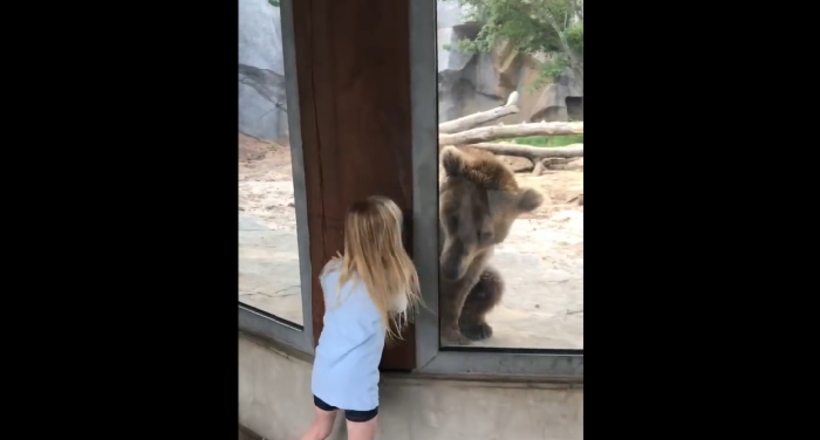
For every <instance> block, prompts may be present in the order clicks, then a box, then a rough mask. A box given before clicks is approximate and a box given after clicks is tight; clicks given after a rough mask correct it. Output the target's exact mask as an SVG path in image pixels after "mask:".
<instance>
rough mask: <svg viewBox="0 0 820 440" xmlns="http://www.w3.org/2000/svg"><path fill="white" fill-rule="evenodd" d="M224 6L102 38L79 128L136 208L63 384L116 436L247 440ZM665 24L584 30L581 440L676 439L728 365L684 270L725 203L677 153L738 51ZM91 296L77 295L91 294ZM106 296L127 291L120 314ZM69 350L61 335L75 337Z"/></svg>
mask: <svg viewBox="0 0 820 440" xmlns="http://www.w3.org/2000/svg"><path fill="white" fill-rule="evenodd" d="M385 1H389V0H385ZM215 5H217V4H213V5H210V7H207V6H206V5H205V4H200V5H199V7H198V8H197V5H195V4H189V3H167V4H162V5H161V6H159V7H156V6H152V7H150V8H147V9H142V10H140V9H139V8H138V7H132V6H136V5H129V7H127V8H125V9H124V10H122V12H121V13H122V14H123V21H122V24H121V26H120V28H119V29H118V31H119V32H120V33H119V34H117V33H116V32H113V31H112V30H111V29H108V30H106V32H105V33H104V34H103V33H100V34H99V35H97V36H96V37H95V39H94V41H95V42H96V44H97V46H94V47H99V50H101V51H105V52H107V53H108V54H109V55H111V51H112V50H115V49H112V48H110V47H109V46H110V45H111V44H114V43H117V44H118V45H117V46H115V47H116V48H117V49H116V52H117V55H118V56H119V57H121V58H120V59H118V60H116V61H119V63H116V62H115V61H111V62H110V64H106V65H105V67H106V70H105V72H103V73H100V71H94V72H96V73H94V72H91V73H93V75H92V76H93V84H94V87H91V86H90V85H89V87H88V89H87V96H86V98H88V97H90V96H93V95H94V94H95V93H96V94H98V95H97V98H98V99H100V101H99V103H95V104H93V105H91V104H87V105H86V107H84V108H86V110H81V111H80V110H77V114H76V116H75V115H73V114H69V115H67V116H66V118H71V117H72V116H75V117H76V123H77V124H88V122H89V117H90V116H89V114H90V115H91V116H93V123H94V128H95V130H98V131H97V133H100V134H103V133H104V134H105V135H106V137H105V139H106V140H105V141H102V142H97V143H96V144H93V143H87V144H86V143H82V142H80V143H79V144H80V145H81V148H86V147H87V148H104V149H105V150H104V151H105V152H106V155H105V156H104V158H102V159H100V160H102V161H104V162H105V163H107V164H108V165H109V166H111V165H112V164H114V165H115V166H116V172H115V173H113V174H116V176H111V175H106V176H105V177H106V178H109V177H112V178H113V177H119V179H118V180H98V181H96V182H95V185H94V186H93V187H92V188H93V189H92V190H90V191H92V193H93V194H94V195H95V196H96V198H102V197H105V195H107V194H110V193H117V195H118V197H117V198H116V199H111V200H123V201H114V202H112V204H114V205H117V206H113V207H111V210H112V212H115V214H108V215H109V219H112V220H116V222H113V221H112V223H115V224H113V225H107V224H106V225H97V224H96V223H95V225H94V228H93V229H91V230H89V232H88V233H87V234H85V235H83V238H84V239H85V240H87V241H85V246H88V247H89V248H94V247H95V246H94V245H95V244H96V246H97V247H96V249H91V250H88V249H83V247H82V246H81V247H79V250H80V251H83V252H78V257H77V259H78V260H84V258H82V257H81V255H85V254H86V253H87V252H90V251H94V252H97V254H96V257H92V258H95V263H94V264H95V267H96V269H94V270H93V272H97V274H98V275H99V274H100V273H101V274H102V275H104V279H105V280H106V281H105V282H103V283H99V282H98V281H99V278H98V279H97V282H92V283H90V284H94V285H92V286H90V288H89V289H90V291H92V292H93V291H94V290H99V294H98V295H96V296H95V298H94V301H96V303H98V304H100V305H99V306H97V307H99V308H100V311H99V312H93V311H92V309H91V308H88V309H84V310H79V309H82V308H83V307H75V309H78V310H77V311H76V313H75V311H74V310H73V309H71V312H70V313H71V314H70V318H68V319H70V320H71V321H73V322H76V323H73V322H72V323H73V325H75V326H80V325H83V326H87V327H82V328H84V329H88V330H89V332H85V333H84V337H85V338H86V339H90V340H91V342H92V344H91V345H90V347H88V348H87V349H86V351H80V350H81V349H82V347H79V344H71V345H72V347H71V348H72V349H73V350H74V351H73V352H72V353H73V355H72V356H71V357H70V358H69V360H70V361H71V362H70V363H71V364H78V363H80V364H81V365H89V367H88V368H83V369H82V370H84V371H78V372H77V373H76V375H74V376H72V377H69V379H70V380H69V381H70V382H73V383H74V384H75V385H73V386H75V387H81V389H80V388H78V389H77V390H75V392H73V393H71V394H70V395H69V396H76V399H77V400H80V398H81V397H87V398H91V397H89V396H90V395H91V394H97V396H95V397H94V402H93V405H90V406H89V407H88V409H87V411H88V413H87V414H84V415H82V420H89V419H90V422H91V423H93V424H94V425H95V426H96V429H104V430H107V431H108V433H110V434H112V435H113V433H118V434H120V433H127V434H133V435H135V436H136V437H137V438H158V437H162V438H174V437H175V436H178V438H216V437H218V438H232V437H231V436H233V435H236V434H235V432H236V431H234V429H235V427H234V423H235V421H236V418H237V414H238V411H237V410H238V408H237V393H238V383H237V370H238V368H237V345H236V344H237V326H238V323H237V314H236V311H235V307H236V301H237V299H236V287H237V271H236V266H237V261H238V256H237V246H236V234H237V232H236V231H237V229H236V221H237V217H236V212H237V211H236V206H237V201H238V200H237V187H236V185H237V180H238V179H237V167H236V150H235V145H236V128H237V127H236V125H237V83H236V60H237V32H238V26H237V24H238V20H237V5H236V4H235V3H234V4H232V3H226V4H220V5H219V6H218V7H215ZM662 9H663V8H659V7H658V6H657V5H646V6H642V5H640V4H628V3H627V4H624V3H612V2H599V3H595V4H591V10H590V14H588V15H587V16H586V17H585V21H588V20H591V22H592V25H591V27H590V29H591V32H590V33H588V34H586V35H585V37H586V39H585V40H586V41H585V46H586V51H587V52H590V56H588V57H586V60H585V64H586V67H589V69H586V71H587V72H590V73H589V74H588V75H587V76H586V78H585V89H586V90H585V92H586V95H587V96H588V97H589V99H588V100H586V103H585V104H586V105H585V106H586V108H585V110H586V111H585V123H586V124H587V126H588V128H587V133H585V143H586V144H587V145H588V152H586V154H585V155H586V156H588V157H587V158H585V167H590V173H588V174H587V176H589V177H588V180H587V181H586V182H585V187H586V188H585V192H586V193H588V194H585V201H587V202H589V203H586V204H585V210H591V211H590V214H589V215H587V216H586V225H585V233H586V234H587V235H588V236H589V237H588V238H586V239H585V243H586V245H585V246H586V247H585V260H586V261H585V265H586V267H585V273H587V274H588V275H589V276H588V277H586V279H585V321H586V322H585V323H586V324H587V325H586V326H585V338H584V339H585V340H584V343H585V346H584V357H585V358H588V359H586V360H588V361H589V366H590V368H587V369H585V377H584V390H585V394H586V391H588V390H591V394H590V395H588V396H586V395H585V412H586V413H587V414H586V417H587V418H589V419H590V420H592V422H591V423H589V424H588V425H587V426H586V428H587V429H593V431H594V429H596V427H597V426H602V427H601V428H599V429H601V430H602V435H604V436H606V435H607V433H611V432H613V430H612V427H613V425H610V426H609V427H603V426H605V424H604V423H602V422H607V421H614V422H616V425H614V426H617V427H618V429H616V430H618V431H623V432H628V434H627V436H629V437H631V438H640V436H639V435H638V434H637V432H634V431H632V429H633V427H634V425H639V424H642V423H644V422H646V421H649V420H651V421H652V425H653V426H658V428H655V430H654V431H653V432H652V433H651V434H652V436H651V437H652V438H656V437H657V434H658V432H659V431H658V430H657V429H660V430H663V429H667V427H669V426H672V425H671V424H664V423H663V422H664V421H670V419H677V418H679V417H680V416H682V415H683V416H687V417H688V416H692V417H695V418H697V411H696V410H695V409H693V408H692V409H689V410H686V411H684V412H676V411H675V410H673V404H674V402H675V401H676V400H678V399H682V398H683V397H686V396H689V397H691V393H692V392H693V391H696V390H703V389H704V388H705V387H707V386H709V385H710V384H712V383H713V382H710V381H708V380H706V379H707V378H708V377H712V376H711V375H714V374H715V371H716V369H715V368H714V365H713V364H714V363H715V362H719V360H720V359H721V358H720V357H718V356H717V354H716V353H715V352H714V350H717V349H718V348H720V347H722V346H725V345H723V344H721V341H715V336H714V331H715V329H714V328H710V327H709V326H710V325H711V324H713V323H714V319H713V318H711V317H710V316H705V315H706V313H704V312H703V311H702V310H697V309H696V308H695V307H694V306H693V305H692V304H691V299H692V298H693V297H696V298H700V300H703V299H704V298H708V299H709V300H710V301H713V299H712V298H713V297H714V301H715V302H716V303H717V302H718V301H720V298H719V297H720V296H721V295H722V294H723V293H724V292H723V291H720V290H719V291H717V292H714V293H713V290H711V289H708V286H706V284H705V281H704V280H705V279H706V278H709V277H711V276H713V275H714V274H713V273H710V272H709V271H708V270H705V269H704V271H703V272H702V276H699V275H698V272H697V271H692V270H687V271H685V270H684V268H691V267H692V266H695V265H703V266H705V264H706V263H705V261H707V260H712V261H713V260H714V259H715V258H716V256H714V255H709V253H710V251H711V250H712V249H711V248H706V247H698V246H699V243H702V240H703V237H702V234H703V233H704V229H708V228H705V227H704V226H702V225H701V224H699V223H698V219H699V214H701V213H704V212H706V211H707V210H708V209H710V208H707V206H706V205H707V204H709V203H712V204H714V201H710V200H708V198H710V197H711V198H717V199H721V195H720V194H719V192H720V191H721V189H720V186H719V183H718V182H716V181H711V180H709V178H710V177H711V176H709V175H708V169H707V170H704V169H703V167H696V166H694V165H695V163H694V161H695V160H697V159H696V158H691V157H688V156H686V155H685V154H682V153H681V151H683V150H682V149H683V148H686V147H687V146H691V145H692V144H691V142H687V141H688V140H689V139H690V134H691V132H687V130H691V129H692V125H691V124H692V123H693V122H694V121H696V120H697V119H698V118H699V117H700V116H701V115H703V113H704V111H705V107H706V106H705V104H704V100H706V99H707V98H708V97H709V96H710V92H709V91H708V90H707V89H706V84H704V82H712V84H713V86H714V82H713V81H716V79H715V78H714V77H707V78H704V76H707V75H711V71H710V70H709V69H708V67H709V62H710V60H712V58H710V56H709V54H707V53H705V52H708V51H709V50H710V48H716V47H717V48H720V49H721V51H719V52H725V50H728V48H727V47H720V46H717V45H719V44H720V43H717V42H715V41H714V40H713V41H706V36H700V37H699V36H698V35H697V33H696V32H690V31H691V28H692V27H696V24H697V23H695V22H696V21H697V20H698V18H697V17H696V16H695V15H694V14H688V13H683V11H678V10H677V9H678V8H675V7H672V6H670V9H673V10H675V11H674V12H672V13H667V12H662V11H661V10H662ZM126 18H127V20H128V21H127V22H126ZM676 20H677V21H676ZM709 36H712V34H710V35H709ZM118 37H119V38H118ZM103 46H105V47H109V48H108V49H103ZM693 59H694V61H693ZM90 61H91V60H89V63H90ZM75 62H78V61H77V60H75ZM89 65H93V64H89ZM97 67H99V64H97ZM91 73H90V74H91ZM720 74H721V75H723V78H722V79H719V80H721V81H731V80H733V78H732V77H731V75H732V74H731V73H728V71H726V72H721V73H720ZM63 86H66V85H65V84H63ZM88 105H90V107H88ZM60 108H63V107H62V106H60ZM729 111H730V112H732V111H734V110H733V109H729ZM69 113H71V111H69ZM636 119H639V120H638V121H636ZM748 123H753V121H752V122H747V124H748ZM715 129H716V130H717V129H718V128H715ZM630 132H631V133H630ZM613 134H615V135H617V136H614V135H613ZM741 135H742V133H739V132H738V133H733V134H732V136H733V137H732V140H735V141H736V140H737V139H739V138H740V136H741ZM71 145H74V143H73V142H72V143H71ZM89 145H91V146H90V147H89ZM64 146H65V145H64ZM719 147H720V146H716V149H717V148H719ZM73 148H76V147H73ZM625 148H628V149H630V150H631V151H641V153H640V154H629V153H624V151H625V150H624V149H625ZM80 153H82V152H78V154H80ZM719 154H721V152H720V151H715V152H714V156H713V157H714V158H715V159H714V160H716V161H717V160H720V159H717V157H718V155H719ZM723 154H726V153H723ZM86 166H88V165H87V164H86ZM96 167H97V164H94V165H91V168H89V169H88V171H87V172H88V173H92V174H93V172H94V171H95V169H98V168H96ZM79 170H81V168H79V167H78V168H72V169H71V171H72V172H80V171H79ZM624 170H638V171H634V172H624ZM720 171H721V172H727V170H726V169H725V167H721V170H720ZM75 209H93V203H92V204H89V205H88V206H86V207H84V208H75ZM68 211H69V212H68V213H67V215H68V216H70V215H71V212H70V211H71V210H70V209H69V210H68ZM710 215H729V213H728V212H727V210H723V211H717V214H710ZM715 233H717V231H714V232H712V234H715ZM696 237H697V239H698V241H693V240H694V239H695V238H696ZM704 246H706V245H704ZM695 247H698V248H697V249H696V248H695ZM718 252H719V251H717V250H715V253H718ZM718 257H719V256H718ZM99 259H102V260H104V261H100V262H96V260H99ZM70 263H74V264H76V265H78V270H79V271H81V273H86V274H87V273H88V272H89V269H88V266H87V265H85V266H84V267H82V266H79V265H80V264H82V263H80V262H79V261H70V262H67V264H70ZM727 264H728V263H727ZM86 284H89V283H86ZM83 285H84V284H83ZM83 285H79V284H78V285H71V287H70V289H68V290H70V291H78V292H86V291H85V290H83ZM95 287H96V289H94V288H95ZM112 291H114V292H120V291H121V292H123V293H127V296H125V295H123V296H122V297H121V299H119V300H117V299H112V297H111V292H112ZM94 293H97V292H94ZM91 295H93V294H91ZM74 296H82V295H81V294H74ZM82 300H84V298H78V299H77V301H78V302H79V301H82ZM724 301H725V300H724ZM701 302H702V301H701ZM68 310H70V309H65V310H60V312H61V313H67V311H68ZM624 317H627V319H624ZM710 319H711V320H712V321H710ZM79 321H81V322H79ZM77 328H80V327H77ZM92 330H93V331H95V332H94V333H91V332H90V331H92ZM57 336H61V337H62V338H60V339H63V340H65V338H66V337H67V333H66V334H62V333H58V334H57ZM50 337H51V338H54V334H51V335H50ZM76 340H79V339H76V337H73V336H72V340H71V341H76ZM730 343H731V341H725V342H724V344H730ZM712 345H714V346H716V347H718V348H710V346H712ZM101 347H104V349H101ZM710 350H711V351H710ZM694 352H696V353H697V355H698V356H693V353H694ZM713 355H714V356H713ZM52 363H53V362H52ZM57 366H59V365H57ZM707 375H709V376H707ZM704 376H707V377H704ZM97 384H99V385H97ZM686 387H692V388H689V389H687V388H686ZM705 391H708V390H705ZM55 392H56V391H55ZM61 396H62V394H61ZM283 398H284V399H287V396H283ZM718 400H720V399H718ZM701 403H702V402H701V401H698V405H700V404H701ZM55 411H60V409H59V408H55ZM653 419H654V420H653ZM672 423H675V424H674V426H675V428H674V429H675V430H682V428H683V427H682V426H681V425H680V424H679V423H676V422H672ZM620 428H624V429H625V430H624V429H620ZM223 431H224V432H223ZM226 436H227V437H226ZM593 436H594V435H593Z"/></svg>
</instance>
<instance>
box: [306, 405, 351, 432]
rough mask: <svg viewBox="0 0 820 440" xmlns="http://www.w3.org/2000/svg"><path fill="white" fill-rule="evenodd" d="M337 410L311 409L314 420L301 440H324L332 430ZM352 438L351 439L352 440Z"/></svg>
mask: <svg viewBox="0 0 820 440" xmlns="http://www.w3.org/2000/svg"><path fill="white" fill-rule="evenodd" d="M337 412H338V411H337V410H335V409H334V410H331V411H324V410H322V409H319V408H317V407H315V406H314V407H313V413H314V419H313V424H311V425H310V428H308V430H307V432H306V433H305V435H303V436H302V440H325V439H326V438H327V436H329V435H330V431H331V430H332V429H333V422H335V421H336V413H337ZM352 438H353V437H351V439H352Z"/></svg>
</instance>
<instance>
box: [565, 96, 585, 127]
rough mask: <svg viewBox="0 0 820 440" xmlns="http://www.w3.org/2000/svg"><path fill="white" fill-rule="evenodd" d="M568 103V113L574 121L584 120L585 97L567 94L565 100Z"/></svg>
mask: <svg viewBox="0 0 820 440" xmlns="http://www.w3.org/2000/svg"><path fill="white" fill-rule="evenodd" d="M564 101H565V102H566V105H567V115H568V116H569V119H570V120H572V121H583V120H584V98H583V97H581V96H567V99H565V100H564Z"/></svg>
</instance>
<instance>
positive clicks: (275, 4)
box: [268, 0, 279, 8]
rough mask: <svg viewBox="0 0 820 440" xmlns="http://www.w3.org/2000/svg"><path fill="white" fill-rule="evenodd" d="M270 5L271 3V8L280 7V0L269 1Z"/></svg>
mask: <svg viewBox="0 0 820 440" xmlns="http://www.w3.org/2000/svg"><path fill="white" fill-rule="evenodd" d="M268 3H270V5H271V6H276V7H277V8H278V7H279V0H268Z"/></svg>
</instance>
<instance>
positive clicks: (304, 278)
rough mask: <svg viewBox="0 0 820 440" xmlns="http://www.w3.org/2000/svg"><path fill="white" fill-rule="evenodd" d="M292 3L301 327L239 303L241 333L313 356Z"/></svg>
mask: <svg viewBox="0 0 820 440" xmlns="http://www.w3.org/2000/svg"><path fill="white" fill-rule="evenodd" d="M291 2H292V0H282V1H281V2H280V3H279V6H280V8H279V14H280V15H279V16H280V19H281V21H282V23H281V25H282V52H283V54H284V63H285V91H286V95H287V96H286V100H287V105H288V108H287V114H288V132H289V135H290V154H291V166H292V168H293V197H294V205H295V208H296V209H295V210H296V237H297V241H298V247H299V276H300V281H301V294H302V322H303V323H304V324H303V325H302V326H301V328H299V326H298V325H296V324H294V323H291V322H288V321H285V320H283V319H280V318H277V317H276V316H273V315H271V314H269V313H266V312H264V311H262V310H259V309H257V308H255V307H252V306H250V305H247V304H243V303H242V302H240V303H239V330H242V331H245V332H248V333H252V334H256V335H259V336H262V337H265V338H268V339H273V340H276V341H279V342H282V343H285V344H287V345H289V346H291V347H293V348H295V349H297V350H299V351H303V352H306V353H308V354H311V355H312V354H313V353H314V348H313V307H312V303H311V286H312V283H311V265H310V237H309V234H308V226H307V224H308V223H307V220H308V215H307V194H306V190H305V165H304V159H303V155H302V124H301V118H300V116H299V84H298V80H297V78H296V43H295V38H294V31H293V8H292V3H291Z"/></svg>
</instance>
